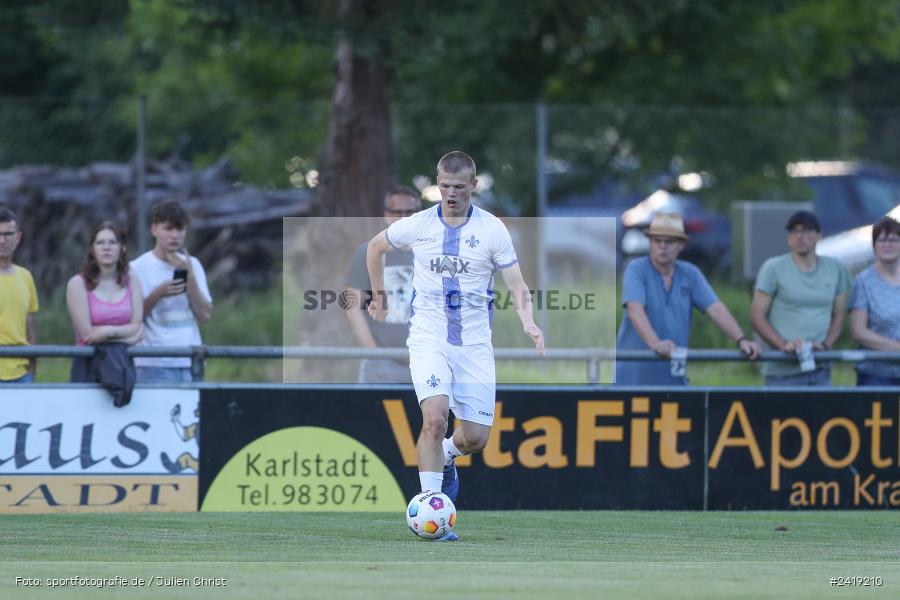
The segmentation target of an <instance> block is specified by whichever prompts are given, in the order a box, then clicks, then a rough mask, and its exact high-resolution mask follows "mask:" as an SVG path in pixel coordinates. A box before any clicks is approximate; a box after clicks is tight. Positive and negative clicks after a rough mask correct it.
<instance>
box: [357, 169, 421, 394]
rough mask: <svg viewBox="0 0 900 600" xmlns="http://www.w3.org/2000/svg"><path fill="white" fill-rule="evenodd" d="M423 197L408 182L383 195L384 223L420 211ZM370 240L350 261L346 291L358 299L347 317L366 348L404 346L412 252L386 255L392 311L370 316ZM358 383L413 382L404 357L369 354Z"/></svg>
mask: <svg viewBox="0 0 900 600" xmlns="http://www.w3.org/2000/svg"><path fill="white" fill-rule="evenodd" d="M421 208H422V201H421V199H420V198H419V194H418V193H416V192H415V191H414V190H412V189H411V188H408V187H406V186H402V185H401V186H397V187H394V188H392V189H391V190H390V191H388V193H387V194H385V196H384V223H385V225H390V224H391V223H393V222H394V221H398V220H400V219H402V218H403V217H408V216H410V215H414V214H415V213H417V212H419V210H421ZM367 247H368V242H366V243H364V244H362V245H360V247H359V248H357V250H356V252H355V253H354V255H353V260H352V262H351V263H350V272H349V274H348V275H347V287H346V288H345V290H344V292H345V293H346V294H353V296H350V297H352V298H356V299H357V301H356V302H351V303H349V307H348V310H347V311H346V313H347V318H348V319H349V320H350V327H351V328H352V329H353V335H354V336H355V337H356V341H357V343H358V344H359V345H360V346H362V347H364V348H384V347H389V348H404V347H405V346H406V336H407V333H408V324H407V321H409V316H410V314H409V307H410V301H411V300H412V289H413V288H412V275H413V255H412V252H391V253H389V254H387V255H386V259H385V260H386V264H385V267H384V285H385V292H386V294H387V300H388V305H389V306H390V309H391V311H390V315H389V317H388V319H387V320H386V321H384V322H381V321H376V320H374V319H370V318H369V315H368V314H367V313H366V311H365V310H364V309H365V304H366V303H365V299H366V298H368V297H370V295H371V292H370V291H369V288H370V287H371V285H370V283H369V270H368V268H367V267H366V248H367ZM358 381H359V383H412V378H411V376H410V374H409V365H408V363H407V362H406V361H405V360H401V361H396V360H392V359H390V358H369V359H365V360H363V361H362V362H361V363H360V365H359V378H358Z"/></svg>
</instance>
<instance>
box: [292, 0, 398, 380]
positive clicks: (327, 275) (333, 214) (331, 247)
mask: <svg viewBox="0 0 900 600" xmlns="http://www.w3.org/2000/svg"><path fill="white" fill-rule="evenodd" d="M388 4H389V0H342V2H341V6H340V11H341V21H342V23H343V24H344V25H346V28H347V29H348V30H350V31H355V32H364V33H366V34H368V33H369V31H371V30H375V29H377V28H375V27H371V23H373V22H377V21H378V20H379V16H381V15H384V13H385V12H386V11H387V9H388ZM361 39H362V38H359V37H356V38H353V37H350V36H344V37H342V38H340V39H339V40H338V43H337V49H336V53H335V84H334V92H333V94H332V107H331V108H332V110H331V120H330V123H329V129H328V137H327V140H326V143H325V147H324V148H323V151H322V155H321V158H320V160H319V164H318V165H317V166H318V169H319V184H318V186H317V188H316V197H315V200H314V204H313V215H314V218H312V219H307V220H306V221H307V222H306V223H305V224H304V226H303V227H301V231H302V233H297V234H296V235H292V236H291V238H292V239H290V240H289V239H288V238H287V237H286V238H285V246H286V251H285V259H286V264H285V270H286V277H285V283H284V284H285V298H284V301H285V304H284V310H285V311H286V315H285V316H286V319H285V332H284V333H285V344H286V345H292V344H297V345H304V346H340V345H347V346H355V344H356V342H355V339H354V337H353V335H352V331H351V330H350V327H349V322H348V320H347V318H346V314H344V312H345V308H346V307H341V306H340V305H339V304H338V303H332V304H330V305H329V306H328V307H327V308H326V309H325V310H322V309H321V307H318V308H316V309H308V308H304V307H305V306H309V304H308V303H306V302H304V294H306V293H308V292H309V290H329V291H330V292H333V293H337V294H340V292H341V291H342V290H343V289H344V286H345V282H346V277H347V268H348V266H349V264H350V259H351V257H352V255H353V252H354V251H355V250H356V248H358V247H359V245H360V244H361V243H363V242H365V241H368V239H369V238H371V237H372V236H373V235H374V234H375V233H377V232H378V230H379V229H380V228H383V227H384V223H383V221H382V219H381V214H382V212H383V198H384V194H385V192H386V191H387V190H388V189H389V188H390V186H391V185H392V183H393V152H392V147H391V143H392V142H391V119H390V110H389V106H388V96H387V90H388V80H389V73H388V67H387V62H388V55H389V44H388V41H387V38H381V39H378V40H377V41H375V43H369V40H368V39H367V40H366V42H367V43H365V44H364V47H365V48H366V50H367V51H366V52H365V53H364V52H361V51H360V50H359V47H358V46H357V43H358V42H359V41H360V40H361ZM373 48H374V50H372V49H373ZM286 235H287V232H286ZM288 248H291V250H290V251H288ZM357 310H358V308H357ZM287 311H292V312H291V313H290V318H287V317H288V314H287ZM295 319H296V321H295ZM289 329H291V330H292V331H289ZM356 367H357V363H356V361H329V362H325V361H290V363H288V361H286V364H285V379H286V380H288V381H308V382H328V381H331V382H347V381H350V382H355V381H356Z"/></svg>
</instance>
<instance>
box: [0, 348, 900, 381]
mask: <svg viewBox="0 0 900 600" xmlns="http://www.w3.org/2000/svg"><path fill="white" fill-rule="evenodd" d="M128 353H129V354H130V355H131V356H133V357H137V356H147V357H189V358H190V359H191V372H192V374H193V375H194V377H195V378H196V379H200V378H202V377H203V368H204V362H205V361H206V359H208V358H229V359H273V360H275V359H283V358H298V359H312V360H335V359H348V360H358V359H365V358H393V359H400V360H408V359H409V351H408V350H407V349H406V348H350V347H343V346H285V347H281V346H154V347H149V346H132V347H130V348H129V349H128ZM93 355H94V348H93V347H92V346H61V345H37V346H0V358H2V357H7V358H32V357H34V358H66V357H76V356H78V357H90V356H93ZM814 357H815V359H816V362H819V361H824V362H841V363H857V362H861V361H863V360H878V361H885V362H900V352H881V351H875V350H828V351H821V352H814ZM494 358H495V359H496V360H516V361H520V360H521V361H535V360H550V361H564V362H573V361H576V362H584V363H586V365H587V380H588V383H592V384H593V383H599V382H600V365H601V364H602V363H604V362H613V361H616V360H619V361H650V360H661V359H660V358H659V357H658V356H657V355H656V353H655V352H653V351H651V350H619V351H616V350H612V349H609V348H550V349H548V350H547V351H546V356H545V357H544V358H541V357H539V356H538V355H537V353H536V352H535V351H534V349H532V348H495V349H494ZM745 361H747V357H746V356H745V355H744V354H743V353H742V352H740V351H738V350H715V349H696V350H694V349H689V350H688V362H745ZM796 361H797V357H796V355H794V354H788V353H785V352H776V351H768V352H763V353H762V355H761V356H760V358H759V359H758V360H757V361H755V362H796Z"/></svg>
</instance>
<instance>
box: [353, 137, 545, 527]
mask: <svg viewBox="0 0 900 600" xmlns="http://www.w3.org/2000/svg"><path fill="white" fill-rule="evenodd" d="M476 183H477V180H476V178H475V162H474V161H473V160H472V158H471V157H469V156H468V155H467V154H465V153H463V152H458V151H454V152H449V153H447V154H445V155H444V156H443V157H442V158H441V160H440V161H439V162H438V165H437V185H438V188H439V189H440V192H441V203H440V204H438V205H436V206H433V207H432V208H429V209H427V210H423V211H421V212H418V213H416V214H414V215H412V216H409V217H406V218H403V219H400V220H399V221H396V222H395V223H393V224H391V225H390V226H389V227H388V228H387V229H385V230H384V231H382V232H381V233H379V234H378V235H376V236H375V237H374V238H372V240H371V241H370V242H369V248H368V251H367V253H366V263H367V266H368V269H369V277H370V279H371V283H372V294H373V300H372V302H371V303H370V304H369V308H368V310H369V314H370V315H371V316H372V318H374V319H376V320H378V321H384V320H385V317H386V316H387V304H386V302H385V297H386V296H385V292H384V255H385V253H387V252H388V251H389V250H391V249H397V250H411V251H412V253H413V297H412V309H411V314H412V316H411V317H410V320H409V337H408V338H407V342H406V345H407V346H408V347H409V369H410V373H411V375H412V380H413V385H414V386H415V390H416V397H417V398H418V400H419V407H420V408H421V410H422V432H421V433H420V434H419V440H418V443H417V444H416V453H417V458H418V464H419V481H420V483H421V486H422V491H428V490H441V491H442V492H443V493H445V494H447V496H449V497H450V498H451V499H452V500H456V496H457V494H458V493H459V478H458V476H457V472H456V465H455V464H454V460H455V459H456V457H458V456H463V455H466V454H470V453H472V452H477V451H479V450H481V449H482V448H484V446H485V444H486V443H487V439H488V434H489V433H490V430H491V425H492V424H493V422H494V395H495V387H496V383H495V375H494V351H493V346H492V345H491V328H492V325H493V314H492V302H491V301H492V293H493V279H494V272H495V271H500V273H501V275H502V276H503V281H504V282H505V283H506V286H507V288H509V291H510V294H511V295H512V297H513V301H514V303H515V307H516V312H517V314H518V316H519V320H520V321H521V322H522V328H523V330H524V331H525V333H526V334H527V335H528V336H530V337H531V339H532V341H533V342H534V346H535V348H536V349H537V352H538V354H539V355H541V356H543V355H544V334H543V333H542V332H541V330H540V328H538V326H537V325H535V324H534V318H533V316H532V306H531V296H530V293H529V290H528V286H527V285H526V284H525V281H524V280H523V279H522V271H521V270H520V268H519V264H518V263H519V260H518V258H517V257H516V251H515V249H514V248H513V245H512V239H511V238H510V235H509V231H507V229H506V226H505V225H504V224H503V223H502V222H501V221H500V219H498V218H497V217H495V216H494V215H492V214H490V213H489V212H487V211H485V210H482V209H480V208H478V207H476V206H473V205H472V204H471V197H472V192H474V191H475V185H476ZM450 409H452V410H453V414H454V415H455V416H456V418H457V420H458V422H459V424H458V426H457V427H456V430H455V431H454V432H453V435H452V436H451V437H449V438H445V436H446V434H447V421H448V416H449V410H450ZM456 539H457V536H456V534H455V533H453V532H452V531H451V532H450V533H448V534H447V535H446V536H444V538H441V541H454V540H456Z"/></svg>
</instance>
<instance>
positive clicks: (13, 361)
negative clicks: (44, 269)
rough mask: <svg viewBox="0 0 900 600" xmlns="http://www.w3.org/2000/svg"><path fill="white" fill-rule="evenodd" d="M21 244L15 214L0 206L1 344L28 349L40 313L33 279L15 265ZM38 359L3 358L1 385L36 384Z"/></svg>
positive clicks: (0, 368)
mask: <svg viewBox="0 0 900 600" xmlns="http://www.w3.org/2000/svg"><path fill="white" fill-rule="evenodd" d="M21 241H22V231H21V230H20V229H19V225H18V221H17V220H16V215H15V214H14V213H13V212H12V211H11V210H9V209H8V208H4V207H2V206H0V345H3V346H26V345H29V344H32V345H33V344H35V343H37V333H36V328H35V323H34V321H35V319H34V316H35V313H37V311H38V298H37V292H36V291H35V288H34V279H33V278H32V276H31V273H30V272H29V271H28V269H26V268H25V267H20V266H19V265H16V264H13V262H12V258H13V254H14V253H15V252H16V248H17V247H18V246H19V242H21ZM34 373H35V359H34V358H31V359H28V358H3V359H0V383H31V382H33V381H34Z"/></svg>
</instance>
